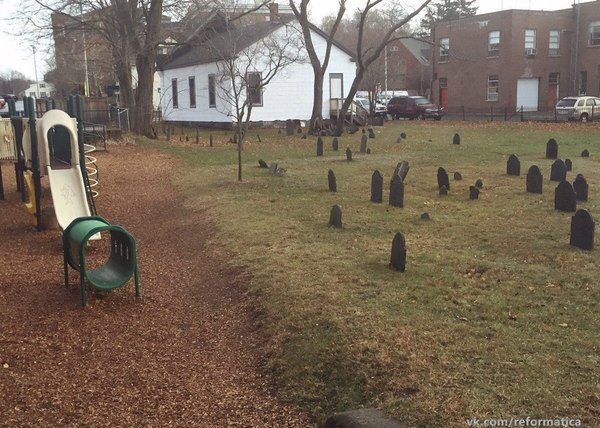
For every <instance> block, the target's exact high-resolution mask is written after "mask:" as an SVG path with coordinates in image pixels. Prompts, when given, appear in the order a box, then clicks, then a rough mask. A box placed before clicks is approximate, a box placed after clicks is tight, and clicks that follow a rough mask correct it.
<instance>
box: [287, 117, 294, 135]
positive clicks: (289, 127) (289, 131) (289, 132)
mask: <svg viewBox="0 0 600 428" xmlns="http://www.w3.org/2000/svg"><path fill="white" fill-rule="evenodd" d="M295 127H296V126H295V125H294V121H293V120H292V119H288V120H286V121H285V135H287V136H288V137H289V136H291V135H294V128H295Z"/></svg>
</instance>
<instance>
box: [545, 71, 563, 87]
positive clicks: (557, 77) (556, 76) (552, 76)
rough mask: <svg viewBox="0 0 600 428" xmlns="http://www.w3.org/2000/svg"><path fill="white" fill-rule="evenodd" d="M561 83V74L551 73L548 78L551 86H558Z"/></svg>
mask: <svg viewBox="0 0 600 428" xmlns="http://www.w3.org/2000/svg"><path fill="white" fill-rule="evenodd" d="M559 81H560V73H550V74H549V76H548V83H549V84H550V85H558V82H559Z"/></svg>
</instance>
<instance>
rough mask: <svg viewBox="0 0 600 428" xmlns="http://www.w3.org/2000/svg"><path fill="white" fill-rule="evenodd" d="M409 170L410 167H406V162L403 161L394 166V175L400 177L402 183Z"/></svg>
mask: <svg viewBox="0 0 600 428" xmlns="http://www.w3.org/2000/svg"><path fill="white" fill-rule="evenodd" d="M409 169H410V166H409V165H408V161H405V160H403V161H402V162H400V163H398V165H396V170H395V171H394V174H396V175H399V176H400V177H402V181H404V180H406V175H407V174H408V170H409Z"/></svg>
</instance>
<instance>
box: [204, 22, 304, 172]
mask: <svg viewBox="0 0 600 428" xmlns="http://www.w3.org/2000/svg"><path fill="white" fill-rule="evenodd" d="M255 25H262V26H264V27H268V26H271V25H273V24H272V23H269V22H263V23H261V24H255ZM246 37H247V36H246V34H245V27H243V26H242V27H236V26H235V25H232V23H231V22H228V24H227V29H226V31H223V32H220V33H218V34H215V35H214V37H212V38H211V39H210V40H208V41H207V42H206V43H207V45H208V46H209V47H210V49H211V51H212V53H213V55H214V56H215V58H217V61H216V66H217V70H218V73H217V74H216V76H215V79H216V82H215V83H216V85H215V86H216V97H218V98H219V99H220V100H221V102H222V105H221V107H220V110H221V112H222V113H224V114H226V115H228V116H230V117H231V118H232V119H233V122H234V126H235V138H236V140H237V152H238V181H242V149H243V142H244V138H245V136H246V132H247V130H248V124H249V122H250V120H251V117H252V109H253V107H254V105H256V104H260V103H261V102H262V96H263V93H264V92H265V91H266V89H267V86H268V85H269V83H270V82H271V81H272V80H273V79H274V78H275V76H277V75H278V74H280V73H281V72H282V71H283V70H284V69H285V68H286V67H288V66H289V65H291V64H292V63H295V62H299V61H303V54H302V37H301V35H300V32H299V29H298V28H296V27H294V26H293V25H289V24H283V25H282V26H281V28H279V29H277V30H275V31H273V32H271V33H269V34H268V35H266V36H265V37H262V38H261V39H259V40H258V41H257V42H255V43H253V44H252V45H250V46H246V43H245V39H246Z"/></svg>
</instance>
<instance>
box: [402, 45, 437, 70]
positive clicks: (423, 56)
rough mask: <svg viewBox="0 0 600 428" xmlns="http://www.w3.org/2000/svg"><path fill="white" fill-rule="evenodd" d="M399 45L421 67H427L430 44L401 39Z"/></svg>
mask: <svg viewBox="0 0 600 428" xmlns="http://www.w3.org/2000/svg"><path fill="white" fill-rule="evenodd" d="M400 43H402V44H403V45H404V47H405V48H406V49H408V51H409V52H410V53H411V54H412V55H413V56H414V57H415V58H416V59H417V60H418V61H419V62H420V63H421V64H423V65H429V58H430V56H431V44H429V43H427V42H424V41H422V40H417V39H402V40H400Z"/></svg>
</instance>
